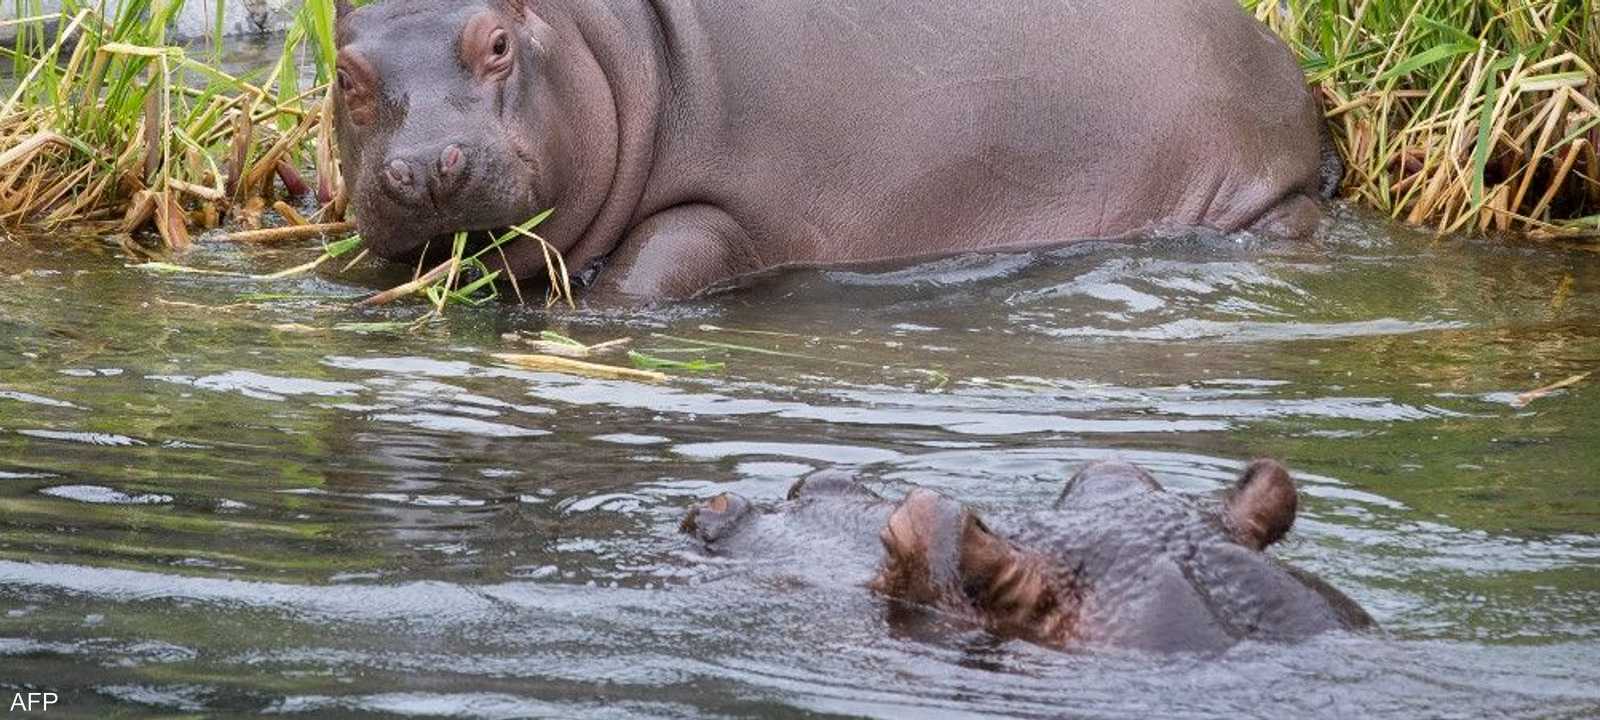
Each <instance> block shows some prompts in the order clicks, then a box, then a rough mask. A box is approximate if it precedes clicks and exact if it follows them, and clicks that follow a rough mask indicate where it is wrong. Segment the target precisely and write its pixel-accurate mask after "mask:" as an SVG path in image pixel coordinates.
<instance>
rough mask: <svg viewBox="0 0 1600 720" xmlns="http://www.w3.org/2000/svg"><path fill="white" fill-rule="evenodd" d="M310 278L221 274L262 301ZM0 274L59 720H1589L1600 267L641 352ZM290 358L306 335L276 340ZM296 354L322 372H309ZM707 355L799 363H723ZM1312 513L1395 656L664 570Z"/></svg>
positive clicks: (1408, 264)
mask: <svg viewBox="0 0 1600 720" xmlns="http://www.w3.org/2000/svg"><path fill="white" fill-rule="evenodd" d="M312 253H313V251H312V250H311V249H309V248H305V247H300V248H280V249H270V250H269V249H254V248H240V247H232V246H227V245H214V244H213V245H202V246H201V247H200V248H199V249H198V250H197V251H195V252H194V253H193V254H192V255H191V256H189V257H187V258H185V260H184V262H187V263H189V264H192V265H195V266H199V267H205V268H210V269H216V270H224V271H235V272H245V273H259V272H266V271H271V270H277V269H281V268H283V267H287V266H290V265H293V264H297V263H299V262H303V261H304V260H306V259H307V258H308V257H310V256H311V255H312ZM125 262H126V259H125V258H123V257H121V256H120V255H119V254H118V251H116V250H114V249H110V248H107V247H105V246H104V245H102V244H100V243H97V242H94V241H71V240H63V239H56V238H52V239H41V240H33V241H4V242H0V688H3V689H4V690H5V692H3V693H0V696H3V697H4V698H5V699H9V698H10V697H11V691H12V690H15V689H41V690H52V691H55V692H57V693H59V694H60V695H61V697H62V700H61V704H60V705H58V706H56V708H55V709H54V711H56V712H59V711H61V710H62V709H63V708H65V710H66V711H67V712H68V713H75V714H80V715H103V714H107V713H110V712H125V713H128V714H146V713H167V714H177V713H189V712H253V711H261V710H266V711H272V712H276V713H282V714H288V715H311V714H340V715H362V714H372V715H392V714H400V715H460V716H472V717H490V718H497V717H525V716H573V715H586V716H589V715H592V716H598V717H611V716H616V717H638V716H650V717H655V716H669V717H670V716H700V715H712V716H750V715H789V714H802V713H817V714H824V715H833V714H838V715H869V716H896V717H919V718H922V717H958V716H959V717H967V716H983V715H992V716H1025V717H1026V716H1060V715H1069V716H1083V717H1211V716H1229V717H1233V716H1257V715H1267V714H1270V715H1272V716H1276V717H1405V718H1410V717H1425V716H1426V717H1484V716H1491V715H1512V716H1530V717H1531V716H1540V717H1586V716H1588V717H1592V716H1594V714H1596V713H1600V471H1597V470H1596V465H1597V462H1600V376H1596V377H1594V378H1591V379H1589V380H1587V381H1585V382H1580V383H1578V384H1576V385H1573V386H1571V387H1570V388H1567V389H1564V390H1558V391H1555V392H1552V393H1550V394H1549V395H1547V396H1545V397H1542V398H1539V399H1536V400H1534V401H1533V402H1531V403H1530V404H1528V405H1527V406H1526V407H1517V406H1516V402H1515V401H1516V395H1517V393H1519V392H1523V391H1526V390H1530V389H1533V388H1537V387H1540V386H1544V385H1549V384H1551V383H1554V382H1557V381H1560V380H1563V379H1566V378H1568V377H1571V376H1574V375H1578V374H1581V373H1585V372H1590V371H1594V370H1597V369H1600V254H1597V253H1594V252H1589V251H1585V250H1582V249H1578V248H1564V247H1559V246H1550V245H1537V244H1529V243H1526V242H1498V241H1460V240H1457V241H1449V242H1438V243H1433V242H1430V241H1429V240H1428V239H1427V238H1423V237H1418V236H1414V235H1411V234H1409V233H1405V232H1403V231H1397V230H1395V229H1393V228H1390V227H1388V226H1387V225H1385V224H1383V223H1379V222H1373V221H1370V220H1368V219H1364V218H1360V217H1356V216H1353V215H1352V214H1350V213H1342V214H1341V215H1340V216H1339V217H1337V218H1336V219H1334V220H1332V221H1331V222H1330V223H1329V225H1328V227H1327V228H1326V236H1325V237H1324V238H1323V240H1322V241H1321V242H1320V243H1317V244H1314V245H1292V246H1284V245H1276V244H1270V243H1261V242H1256V241H1251V240H1249V239H1240V238H1218V237H1206V236H1194V237H1175V238H1167V239H1161V240H1155V241H1152V242H1148V243H1143V244H1139V245H1131V246H1130V245H1098V244H1091V245H1083V246H1079V247H1075V248H1071V249H1067V250H1061V251H1056V252H1047V253H1037V254H1028V255H1001V256H983V257H974V258H964V259H956V260H948V261H942V262H936V263H931V264H927V265H922V266H919V267H915V268H909V269H898V270H893V271H885V272H876V273H862V272H832V273H803V274H799V275H795V276H789V277H786V278H782V279H778V280H774V281H770V282H767V283H765V284H763V285H761V286H760V287H757V288H754V289H752V290H749V291H746V292H741V293H738V294H734V295H730V296H726V297H723V298H720V299H716V300H713V301H709V302H702V303H697V304H692V305H688V306H683V307H675V308H672V309H670V310H665V311H655V312H649V313H642V314H637V315H626V316H625V315H618V314H602V313H587V314H586V313H581V312H580V313H576V314H574V313H567V312H564V313H555V314H551V315H546V314H544V313H541V312H533V311H527V310H521V309H516V308H512V307H509V306H504V305H500V306H494V307H487V308H483V309H466V310H460V311H456V312H452V313H451V314H450V316H449V318H448V319H447V320H446V321H444V322H442V323H438V324H435V325H432V326H429V327H427V328H426V329H423V330H421V331H419V332H415V333H402V332H394V331H385V330H383V329H382V328H377V329H376V330H375V329H374V328H372V327H370V326H355V327H350V326H344V327H342V328H341V327H339V325H340V324H341V323H352V322H384V321H395V320H406V319H410V318H412V317H414V316H415V315H416V314H418V312H419V310H418V308H416V307H415V306H411V307H396V308H390V309H386V310H382V311H374V312H369V313H361V312H356V311H353V310H350V309H348V307H347V305H348V299H349V298H350V297H352V296H356V295H359V294H361V293H363V292H367V291H370V290H371V289H372V288H375V287H379V286H382V285H383V284H384V283H385V282H387V281H389V280H392V279H393V276H392V275H385V274H384V271H382V270H379V269H371V268H361V269H358V270H356V271H353V272H351V273H349V274H345V275H338V274H332V273H330V274H326V275H323V276H318V277H312V278H305V279H300V280H291V281H282V282H276V283H259V282H253V281H249V280H244V279H238V278H232V277H224V276H195V275H166V274H156V273H150V272H144V271H140V270H132V269H129V268H127V267H125V266H124V263H125ZM291 324H292V325H293V326H286V325H291ZM307 328H311V329H314V330H316V331H315V332H308V331H307ZM546 328H550V329H557V330H560V331H561V332H564V333H566V334H569V335H572V336H576V337H579V338H581V339H584V340H588V341H599V340H605V339H610V338H613V337H619V336H631V337H634V338H635V342H636V343H637V344H638V345H640V346H642V347H644V348H648V349H653V351H654V352H656V353H657V354H660V355H662V356H665V357H677V358H684V359H691V358H695V357H701V356H704V357H706V358H708V359H710V360H718V361H723V362H726V363H727V367H726V369H725V370H724V371H723V372H721V373H718V374H712V375H708V376H685V377H678V378H675V379H673V380H671V381H670V382H668V383H665V384H660V385H649V384H639V383H632V382H621V381H606V380H594V379H584V378H579V377H572V376H563V375H555V374H545V373H537V372H529V371H525V370H518V369H514V368H510V367H506V366H503V365H501V364H499V363H497V362H496V361H495V360H494V359H493V358H491V356H490V355H491V353H494V352H503V351H507V350H515V349H516V348H515V346H513V345H511V344H509V343H508V342H507V341H505V340H503V339H502V334H503V333H507V332H513V331H522V332H537V331H538V330H540V329H546ZM690 340H697V341H711V342H716V343H726V344H732V345H739V346H746V347H753V348H759V349H762V350H769V351H776V352H777V353H780V354H758V353H755V352H751V351H749V350H724V349H704V346H701V347H702V350H701V351H699V352H689V353H674V351H681V350H683V349H686V348H692V347H695V344H694V343H692V342H689V341H690ZM1264 454H1270V455H1275V456H1278V457H1282V458H1284V459H1286V460H1287V461H1288V462H1289V463H1290V464H1291V465H1292V466H1293V467H1295V468H1296V469H1297V470H1298V471H1299V473H1300V475H1299V479H1300V482H1301V487H1302V491H1303V496H1304V497H1303V500H1302V514H1301V517H1300V521H1299V524H1298V525H1297V526H1296V528H1295V533H1294V534H1293V535H1292V538H1291V540H1289V541H1288V542H1286V543H1285V544H1283V545H1281V546H1280V547H1279V548H1278V550H1277V552H1278V553H1279V554H1280V555H1281V556H1283V557H1285V558H1287V559H1289V560H1290V561H1292V562H1294V563H1296V564H1299V565H1301V566H1303V567H1305V568H1308V569H1310V570H1313V571H1315V572H1317V573H1320V574H1321V575H1323V576H1324V577H1326V578H1328V579H1329V580H1331V581H1332V582H1333V583H1334V584H1336V585H1338V586H1339V587H1341V588H1343V589H1344V590H1346V591H1347V592H1348V593H1349V594H1350V595H1352V596H1353V597H1355V598H1356V599H1357V600H1358V601H1360V602H1361V603H1362V604H1364V605H1365V606H1366V607H1367V608H1368V609H1369V610H1370V611H1371V612H1372V614H1373V615H1374V616H1376V617H1377V618H1378V620H1379V621H1380V622H1381V623H1382V625H1383V627H1384V630H1383V632H1381V633H1377V634H1372V635H1359V636H1358V635H1329V636H1325V637H1321V638H1318V639H1316V640H1314V641H1311V642H1308V643H1305V644H1301V645H1295V646H1279V645H1264V644H1246V645H1242V646H1239V647H1237V648H1235V649H1233V650H1231V651H1229V652H1227V653H1225V654H1224V655H1222V656H1220V657H1192V656H1169V657H1151V656H1142V655H1129V654H1116V653H1102V654H1079V655H1073V654H1060V653H1052V652H1047V651H1044V650H1040V649H1038V648H1035V647H1032V646H1029V645H1026V644H1022V643H1017V642H1003V641H999V640H996V639H994V638H991V637H988V636H985V635H983V634H982V633H977V632H972V631H969V630H965V629H962V628H939V627H931V628H924V629H923V630H921V631H908V630H906V629H905V628H904V627H901V626H898V625H894V624H891V623H889V622H888V621H887V620H886V614H885V606H884V604H883V603H882V602H881V601H879V600H877V599H875V598H874V597H872V596H871V595H870V594H868V593H867V592H866V591H865V590H864V589H861V588H860V587H859V586H857V585H855V584H854V583H853V578H854V577H856V576H857V575H859V574H860V573H861V571H862V570H861V569H859V568H840V567H835V566H833V565H830V561H829V558H828V557H826V556H823V555H820V554H810V553H808V554H806V555H807V556H801V557H794V558H792V559H791V560H789V561H787V562H778V563H767V564H762V565H759V566H750V565H741V564H739V563H734V562H728V561H726V560H720V559H715V558H707V557H704V556H701V555H700V554H698V553H696V552H695V550H694V548H692V547H690V546H689V545H687V544H686V543H685V542H684V541H683V540H681V539H680V538H679V536H678V535H677V534H676V533H675V528H676V524H677V522H678V520H679V518H680V517H681V516H682V514H683V512H684V510H685V508H687V507H688V506H689V505H690V504H691V503H693V502H695V501H696V500H697V499H699V498H706V497H709V496H711V495H714V494H716V493H718V492H722V491H725V490H735V491H738V492H741V493H743V494H745V495H748V496H750V497H752V498H757V499H777V498H779V497H781V496H782V494H783V493H784V491H785V489H786V488H787V486H788V484H789V483H790V482H791V481H793V480H794V479H795V478H796V477H799V476H801V475H803V474H805V473H807V472H810V471H812V470H814V469H818V468H827V467H845V468H849V469H851V470H852V471H854V472H856V473H858V474H859V475H860V476H861V477H863V478H865V479H867V480H868V481H869V482H870V483H871V484H872V485H873V486H874V487H875V488H877V489H879V490H880V491H882V492H883V493H885V494H888V495H897V494H901V493H904V492H905V491H906V489H907V488H908V487H910V486H911V485H912V484H916V485H922V486H928V487H932V488H936V489H939V490H942V491H946V492H949V493H952V494H954V495H957V496H960V497H962V498H965V499H967V500H970V501H972V502H974V503H977V504H979V505H980V506H985V507H991V508H1012V507H1024V506H1029V505H1037V504H1039V503H1042V502H1045V501H1046V500H1047V499H1048V498H1050V497H1052V495H1053V494H1054V493H1055V492H1056V491H1057V490H1058V488H1059V486H1060V484H1061V482H1062V480H1063V479H1064V478H1065V477H1066V476H1067V475H1068V474H1069V473H1071V472H1072V471H1073V469H1074V468H1076V467H1078V466H1079V465H1081V464H1082V463H1083V462H1085V461H1087V460H1090V459H1094V458H1102V457H1108V456H1123V457H1126V458H1130V459H1133V460H1136V461H1138V462H1141V463H1143V464H1145V466H1146V467H1148V468H1150V469H1151V470H1152V471H1153V472H1154V473H1155V474H1156V475H1157V477H1159V478H1160V479H1161V480H1162V481H1163V482H1164V483H1166V484H1167V485H1168V486H1169V487H1170V488H1172V489H1175V490H1178V491H1181V492H1185V493H1193V494H1195V495H1199V496H1215V495H1217V494H1218V493H1219V491H1220V490H1221V489H1222V488H1223V487H1224V485H1225V483H1227V482H1228V480H1229V479H1230V478H1231V477H1232V475H1233V474H1234V473H1235V472H1237V470H1238V469H1239V468H1240V467H1241V464H1242V462H1243V461H1246V460H1248V459H1249V458H1250V457H1252V456H1255V455H1264Z"/></svg>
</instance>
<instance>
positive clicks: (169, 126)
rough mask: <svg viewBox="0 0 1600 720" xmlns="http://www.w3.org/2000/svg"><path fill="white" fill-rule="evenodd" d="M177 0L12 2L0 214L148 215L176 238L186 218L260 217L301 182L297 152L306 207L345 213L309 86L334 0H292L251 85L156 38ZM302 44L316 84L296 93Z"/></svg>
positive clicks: (327, 61)
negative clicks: (287, 25)
mask: <svg viewBox="0 0 1600 720" xmlns="http://www.w3.org/2000/svg"><path fill="white" fill-rule="evenodd" d="M183 5H184V2H183V0H123V2H121V3H119V4H117V5H115V6H112V5H111V4H110V3H108V2H105V1H104V0H92V1H90V0H63V2H62V3H61V6H62V10H61V12H59V13H53V14H36V15H31V16H28V15H25V13H26V12H27V11H28V9H29V8H30V7H33V8H37V4H36V3H26V2H22V3H18V4H17V8H18V10H19V13H18V14H19V15H23V16H22V17H19V19H17V20H14V21H12V22H11V23H10V24H13V25H15V26H16V28H17V30H18V32H17V38H16V41H15V44H14V45H13V46H12V47H10V48H3V49H0V52H3V53H4V54H5V55H7V56H9V59H10V61H11V63H12V72H13V74H14V77H15V78H16V79H17V84H16V87H15V89H14V90H12V91H11V92H10V93H9V95H8V96H6V98H5V100H4V102H3V104H0V225H3V226H6V227H11V228H16V227H19V226H23V225H35V226H42V227H43V229H46V230H48V229H52V228H55V227H59V226H62V225H72V226H74V227H78V228H87V229H104V228H107V227H110V228H115V229H117V230H120V231H122V232H126V233H132V232H134V231H136V230H139V229H141V228H145V227H147V226H150V225H154V227H155V228H156V230H157V231H158V233H159V235H160V237H161V238H162V240H163V242H164V244H165V245H166V246H168V247H169V248H174V249H182V248H184V247H186V246H187V245H188V244H189V242H190V234H191V228H193V227H196V226H198V227H200V228H210V227H215V226H217V225H219V224H221V223H222V222H224V221H225V220H232V221H234V222H236V223H237V224H239V225H243V226H246V227H259V225H260V222H261V220H260V217H261V214H262V212H263V211H264V210H265V209H266V208H267V207H269V205H270V202H271V201H272V199H273V197H274V195H275V194H276V193H277V192H278V190H279V189H280V187H281V190H282V191H283V192H284V193H286V194H288V195H297V196H298V195H305V194H308V193H309V192H310V188H309V187H308V186H307V184H306V182H305V180H304V178H303V177H302V176H301V174H300V170H299V167H302V166H303V164H302V163H303V160H304V159H305V158H308V157H314V158H315V167H316V171H317V176H318V178H319V179H320V182H319V187H318V188H317V190H318V195H319V199H321V200H322V201H323V202H324V209H323V211H322V212H319V215H323V216H324V219H337V216H339V215H340V214H342V200H341V199H339V198H340V197H341V195H342V194H341V193H340V192H339V188H338V187H337V178H338V172H337V168H336V167H334V163H335V162H336V161H335V159H334V158H335V157H336V156H335V154H334V152H333V145H332V142H333V140H332V132H331V124H332V123H331V119H332V118H331V107H330V105H329V103H328V102H327V101H326V100H327V98H328V97H329V96H328V92H327V85H326V83H325V82H322V80H324V79H325V78H326V77H327V76H328V74H329V73H330V72H331V69H332V63H333V57H332V35H331V29H332V26H333V3H332V1H331V0H307V2H305V4H304V6H303V8H302V9H301V12H300V15H299V18H298V20H297V21H296V23H295V24H294V26H293V28H292V29H291V30H290V32H289V35H288V37H287V38H286V42H285V47H284V50H283V53H282V56H281V57H280V59H279V60H278V62H277V63H276V64H275V66H274V67H273V68H271V69H270V70H268V71H266V72H265V78H266V79H265V81H264V82H261V83H256V82H253V81H251V80H250V79H248V78H246V77H243V76H236V75H231V74H228V73H226V72H223V71H222V70H220V69H218V68H217V67H216V65H217V62H216V60H217V57H216V56H215V55H213V56H212V57H209V58H206V57H201V58H196V57H195V54H194V53H195V52H199V53H200V54H201V55H204V54H205V52H204V50H198V51H194V52H192V51H190V50H188V49H186V48H184V47H181V46H178V45H174V44H169V43H168V42H167V38H166V35H165V33H166V30H165V28H166V27H167V26H168V25H169V24H170V22H171V20H172V18H174V17H175V16H176V15H177V14H178V13H179V12H181V10H182V8H183ZM108 8H109V10H108ZM219 9H220V8H219ZM108 12H109V13H110V14H107V13H108ZM52 26H53V27H54V28H55V30H54V32H53V34H52V33H50V32H47V28H49V27H52ZM308 40H311V41H312V42H309V43H308V42H307V41H308ZM308 55H309V57H310V60H309V62H311V63H313V64H314V65H315V68H316V71H315V77H316V78H317V79H318V84H315V85H314V86H313V87H311V88H308V89H304V90H302V89H301V88H300V87H299V84H300V76H301V74H302V71H301V66H302V64H304V62H306V59H305V58H306V56H308ZM275 181H276V182H275Z"/></svg>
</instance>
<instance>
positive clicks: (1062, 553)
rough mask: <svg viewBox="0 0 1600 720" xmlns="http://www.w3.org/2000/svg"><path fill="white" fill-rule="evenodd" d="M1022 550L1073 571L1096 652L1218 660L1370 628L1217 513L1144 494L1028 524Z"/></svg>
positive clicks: (1022, 524)
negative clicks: (1273, 644) (1252, 645)
mask: <svg viewBox="0 0 1600 720" xmlns="http://www.w3.org/2000/svg"><path fill="white" fill-rule="evenodd" d="M1015 527H1016V531H1015V532H1012V533H1011V534H1010V537H1011V538H1012V540H1013V541H1014V542H1016V543H1018V544H1020V545H1023V546H1028V547H1032V548H1035V549H1037V550H1039V551H1041V552H1044V553H1046V554H1048V555H1050V556H1051V557H1052V558H1053V559H1055V560H1057V561H1058V562H1060V563H1061V564H1062V565H1063V566H1064V567H1066V568H1069V569H1070V571H1071V572H1072V575H1073V584H1074V586H1075V587H1076V588H1078V590H1079V593H1080V597H1081V599H1082V600H1081V602H1082V605H1081V607H1080V610H1079V620H1078V625H1077V634H1078V636H1079V637H1081V638H1082V639H1083V640H1084V641H1085V642H1087V643H1090V644H1096V645H1101V644H1103V645H1114V646H1119V647H1130V648H1138V649H1146V650H1154V651H1174V650H1180V651H1181V650H1195V651H1205V650H1218V649H1222V648H1226V647H1227V646H1229V645H1231V644H1233V643H1235V642H1237V641H1239V640H1246V639H1255V640H1281V641H1286V640H1298V639H1303V638H1306V637H1309V636H1311V635H1314V634H1317V633H1320V632H1324V631H1327V630H1336V629H1347V628H1357V627H1364V626H1367V625H1370V624H1371V622H1372V621H1371V618H1370V617H1368V616H1367V615H1366V613H1365V612H1363V611H1362V610H1361V609H1360V608H1359V607H1358V606H1357V605H1356V604H1355V603H1354V602H1353V601H1351V600H1350V599H1349V598H1347V597H1345V596H1344V595H1343V594H1342V593H1340V592H1339V591H1338V590H1335V589H1334V588H1333V587H1331V586H1329V585H1328V584H1327V583H1324V582H1322V581H1321V580H1319V579H1317V578H1315V577H1314V576H1311V575H1309V574H1307V573H1304V572H1302V571H1299V570H1297V569H1294V568H1292V567H1290V566H1288V565H1286V564H1284V563H1282V562H1279V561H1278V560H1276V559H1275V558H1272V557H1270V556H1268V555H1266V554H1265V553H1262V552H1260V551H1257V550H1253V549H1250V548H1247V547H1245V546H1243V545H1240V544H1239V543H1238V542H1237V541H1235V540H1234V539H1233V537H1232V536H1231V535H1230V534H1229V533H1228V532H1227V530H1226V528H1224V526H1223V525H1222V523H1221V521H1220V519H1219V518H1218V517H1217V516H1216V514H1215V513H1213V512H1210V511H1208V510H1205V509H1203V508H1200V507H1197V506H1196V505H1194V504H1193V503H1191V502H1189V501H1188V500H1187V499H1185V498H1183V497H1182V496H1178V495H1174V494H1171V493H1167V492H1165V491H1162V490H1159V489H1155V488H1144V489H1141V490H1139V491H1137V492H1129V493H1124V494H1120V495H1117V496H1112V497H1105V498H1095V499H1092V500H1091V501H1089V502H1080V503H1073V504H1070V505H1068V506H1066V507H1062V508H1060V509H1056V510H1051V511H1048V512H1038V513H1032V514H1029V515H1028V516H1026V517H1024V518H1020V519H1019V521H1018V522H1017V524H1016V526H1015Z"/></svg>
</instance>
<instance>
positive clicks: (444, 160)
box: [439, 144, 461, 175]
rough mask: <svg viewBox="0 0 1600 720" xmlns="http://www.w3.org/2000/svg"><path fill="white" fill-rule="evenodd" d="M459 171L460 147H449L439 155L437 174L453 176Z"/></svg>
mask: <svg viewBox="0 0 1600 720" xmlns="http://www.w3.org/2000/svg"><path fill="white" fill-rule="evenodd" d="M460 169H461V146H460V145H454V144H452V145H449V146H448V147H446V148H445V149H444V152H441V153H439V174H440V175H454V174H455V173H456V171H458V170H460Z"/></svg>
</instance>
